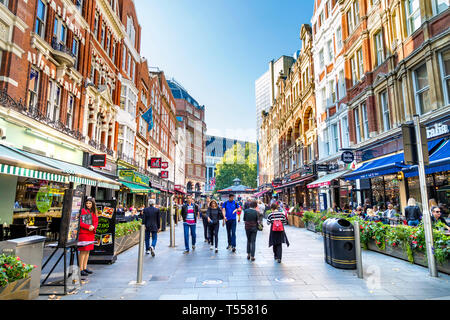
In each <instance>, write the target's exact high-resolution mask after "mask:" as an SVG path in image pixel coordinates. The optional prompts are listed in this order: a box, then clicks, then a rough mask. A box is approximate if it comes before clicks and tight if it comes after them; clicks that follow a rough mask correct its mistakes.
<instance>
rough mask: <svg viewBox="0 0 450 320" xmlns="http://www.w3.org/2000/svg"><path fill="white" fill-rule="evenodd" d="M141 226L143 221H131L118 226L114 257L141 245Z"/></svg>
mask: <svg viewBox="0 0 450 320" xmlns="http://www.w3.org/2000/svg"><path fill="white" fill-rule="evenodd" d="M141 224H142V223H141V221H130V222H127V223H119V224H117V225H116V234H115V235H116V238H115V246H114V255H118V254H119V253H122V252H124V251H125V250H128V249H129V248H131V247H133V246H135V245H136V244H138V243H139V228H140V226H141Z"/></svg>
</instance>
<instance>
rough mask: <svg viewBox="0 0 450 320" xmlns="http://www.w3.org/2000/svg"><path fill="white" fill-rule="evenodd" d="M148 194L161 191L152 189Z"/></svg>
mask: <svg viewBox="0 0 450 320" xmlns="http://www.w3.org/2000/svg"><path fill="white" fill-rule="evenodd" d="M150 192H151V193H161V191H159V190H156V189H153V188H151V189H150Z"/></svg>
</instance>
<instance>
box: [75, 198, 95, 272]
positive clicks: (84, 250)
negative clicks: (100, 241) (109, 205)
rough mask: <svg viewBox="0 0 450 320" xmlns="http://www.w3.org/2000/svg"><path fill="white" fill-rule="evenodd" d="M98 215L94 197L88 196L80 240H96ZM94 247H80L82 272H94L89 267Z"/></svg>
mask: <svg viewBox="0 0 450 320" xmlns="http://www.w3.org/2000/svg"><path fill="white" fill-rule="evenodd" d="M97 225H98V216H97V206H96V204H95V199H94V198H87V199H86V202H85V204H84V208H83V209H82V210H81V216H80V233H79V236H78V241H95V231H96V230H97ZM93 249H94V244H90V245H87V246H85V247H80V248H78V250H79V251H80V269H81V272H80V274H81V275H82V276H87V275H89V274H92V273H93V272H92V271H91V270H89V269H88V268H87V263H88V260H89V252H90V251H91V250H93Z"/></svg>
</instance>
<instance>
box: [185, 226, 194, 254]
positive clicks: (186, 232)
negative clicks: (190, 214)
mask: <svg viewBox="0 0 450 320" xmlns="http://www.w3.org/2000/svg"><path fill="white" fill-rule="evenodd" d="M196 227H197V225H196V224H191V225H189V224H187V223H186V222H185V223H184V246H185V248H186V251H189V230H191V236H192V245H193V246H195V240H196V234H195V228H196Z"/></svg>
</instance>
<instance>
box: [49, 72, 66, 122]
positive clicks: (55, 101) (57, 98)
mask: <svg viewBox="0 0 450 320" xmlns="http://www.w3.org/2000/svg"><path fill="white" fill-rule="evenodd" d="M61 95H62V89H61V87H60V86H58V85H56V84H55V83H54V82H53V81H51V80H50V82H49V84H48V97H47V118H49V119H50V120H52V121H54V122H56V121H58V120H59V114H60V109H61Z"/></svg>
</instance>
